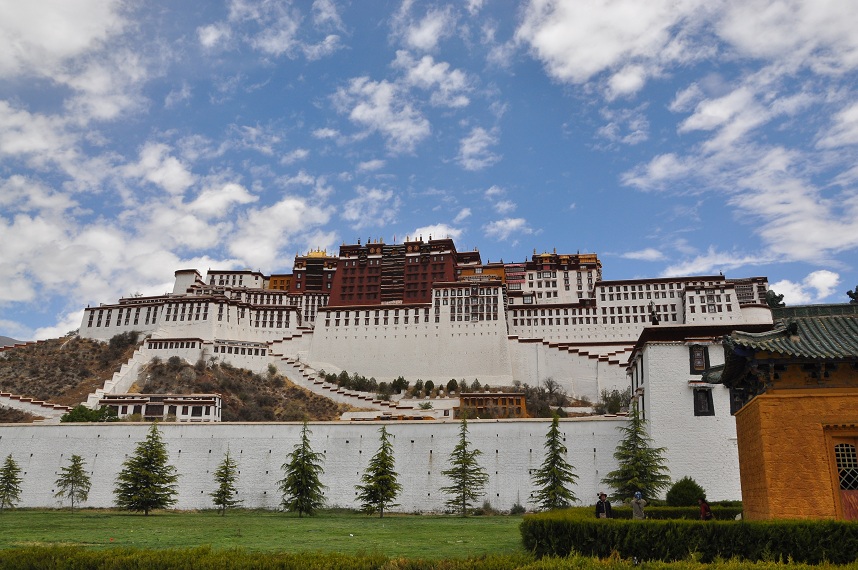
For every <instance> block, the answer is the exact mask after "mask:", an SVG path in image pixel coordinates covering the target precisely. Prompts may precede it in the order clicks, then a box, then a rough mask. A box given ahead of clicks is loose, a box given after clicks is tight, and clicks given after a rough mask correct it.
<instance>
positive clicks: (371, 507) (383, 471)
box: [355, 426, 402, 518]
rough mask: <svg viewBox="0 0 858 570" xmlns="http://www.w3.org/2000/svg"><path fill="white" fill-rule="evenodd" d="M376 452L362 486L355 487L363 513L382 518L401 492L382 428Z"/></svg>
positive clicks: (385, 433)
mask: <svg viewBox="0 0 858 570" xmlns="http://www.w3.org/2000/svg"><path fill="white" fill-rule="evenodd" d="M378 432H379V433H380V434H381V437H380V445H379V447H378V451H377V452H376V454H375V455H374V456H373V458H372V459H370V461H369V465H367V468H366V471H364V474H363V476H362V477H361V480H362V481H363V482H364V483H365V484H364V485H356V486H355V489H357V491H358V499H359V500H360V501H361V507H362V509H363V511H364V512H365V513H368V514H373V513H378V516H379V518H382V517H384V509H385V508H386V507H392V506H396V505H395V503H394V502H393V501H394V500H395V499H396V497H397V496H398V495H399V493H400V491H402V485H400V484H399V483H398V482H397V480H396V477H397V475H396V470H395V465H394V463H395V462H394V458H393V446H392V445H391V443H390V440H389V439H388V434H387V428H386V427H385V426H382V427H381V429H380V430H378Z"/></svg>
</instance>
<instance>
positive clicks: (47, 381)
mask: <svg viewBox="0 0 858 570" xmlns="http://www.w3.org/2000/svg"><path fill="white" fill-rule="evenodd" d="M121 336H122V337H123V338H118V339H116V337H114V338H115V340H111V342H109V343H103V342H97V341H94V340H87V339H82V338H79V337H64V338H57V339H51V340H46V341H42V342H38V343H33V344H29V345H27V346H25V347H21V348H13V349H8V350H4V351H3V352H0V391H2V392H10V393H12V394H18V395H21V396H28V397H31V398H36V399H38V400H45V401H47V402H52V403H54V404H62V405H64V406H76V405H77V404H80V403H81V402H83V401H84V400H86V396H87V395H88V394H89V393H91V392H93V391H95V389H96V388H101V387H102V386H103V385H104V382H105V380H108V379H110V378H111V377H112V376H113V373H114V372H116V371H118V370H119V367H120V366H122V364H123V363H124V362H126V361H127V360H128V359H129V358H131V354H132V353H133V352H134V349H135V347H136V344H137V343H136V338H133V339H132V338H130V337H126V336H125V335H121Z"/></svg>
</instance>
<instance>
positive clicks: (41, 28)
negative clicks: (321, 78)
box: [0, 0, 126, 77]
mask: <svg viewBox="0 0 858 570" xmlns="http://www.w3.org/2000/svg"><path fill="white" fill-rule="evenodd" d="M122 11H123V2H121V1H119V0H114V1H110V0H80V1H76V2H67V1H65V0H33V1H28V2H14V1H12V2H3V3H2V4H0V77H13V76H16V75H21V74H27V75H43V76H49V77H50V76H53V75H54V74H55V73H56V72H57V71H58V69H59V68H60V66H61V65H62V64H64V63H65V62H67V61H69V60H71V59H74V58H77V57H80V56H83V55H86V54H87V53H90V52H92V51H96V50H98V49H99V48H100V47H101V46H102V45H103V44H104V42H106V41H107V40H109V39H110V38H111V37H113V36H115V35H117V34H119V33H120V32H122V30H123V28H124V27H125V26H126V21H125V19H124V17H123V15H122Z"/></svg>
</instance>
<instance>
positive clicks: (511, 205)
mask: <svg viewBox="0 0 858 570" xmlns="http://www.w3.org/2000/svg"><path fill="white" fill-rule="evenodd" d="M494 208H495V212H497V213H498V214H509V213H510V212H512V211H514V210H515V209H516V208H517V205H516V203H515V202H513V201H511V200H500V201H499V202H495V205H494Z"/></svg>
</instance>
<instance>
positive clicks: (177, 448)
mask: <svg viewBox="0 0 858 570" xmlns="http://www.w3.org/2000/svg"><path fill="white" fill-rule="evenodd" d="M625 421H626V420H625V418H617V417H601V418H586V419H565V420H561V423H560V431H561V433H562V434H563V435H564V437H565V444H566V446H567V448H568V450H569V453H568V456H567V458H568V460H569V461H570V463H571V464H572V465H573V466H574V467H575V471H576V473H577V475H578V481H577V485H576V486H575V487H574V492H575V494H576V495H577V497H578V499H579V500H580V501H581V503H582V504H594V503H595V500H596V493H597V492H598V491H599V490H600V489H601V488H602V487H601V485H600V483H599V481H600V480H601V479H602V477H604V476H605V474H606V473H607V472H608V471H611V470H613V469H615V468H616V462H615V460H614V459H613V452H614V450H615V448H616V446H617V442H618V441H619V439H620V431H619V430H618V429H617V428H618V427H619V426H621V425H624V423H625ZM382 425H385V426H387V430H388V433H389V434H390V435H391V436H392V443H393V451H394V454H395V458H396V469H397V472H398V473H399V481H400V483H401V484H402V487H403V491H402V494H401V495H400V497H399V499H398V502H399V503H400V506H399V507H397V508H395V509H393V510H394V511H398V512H440V511H444V509H445V508H444V502H445V500H446V498H447V497H446V496H445V495H444V494H443V493H442V492H441V491H440V488H441V487H443V486H445V485H449V480H448V479H447V478H446V477H444V475H443V474H442V473H441V471H443V470H444V469H448V468H449V456H450V453H451V452H452V450H453V448H454V446H455V445H456V443H457V441H458V433H459V427H460V424H459V422H457V421H450V422H434V421H419V422H361V423H346V422H328V423H312V424H310V430H311V431H312V435H311V438H310V439H311V445H312V447H313V450H314V451H317V452H320V453H324V456H325V460H324V469H325V473H324V475H323V476H322V482H323V483H324V484H325V485H327V487H328V488H327V490H326V493H325V494H326V497H327V501H328V506H332V507H345V508H358V507H359V504H358V502H357V501H356V500H355V485H357V484H358V483H360V477H361V475H362V474H363V472H364V469H365V468H366V466H367V463H368V462H369V460H370V459H371V458H372V456H373V455H374V454H375V453H376V451H377V450H378V444H379V443H378V429H379V428H380V426H382ZM549 426H550V420H544V419H539V420H515V421H504V420H500V421H496V420H473V421H470V422H468V428H469V441H470V442H471V445H472V446H473V448H476V449H479V450H481V451H482V456H480V458H479V462H480V464H481V465H482V466H483V467H484V468H485V469H486V471H487V472H488V474H489V482H488V485H487V486H486V489H485V490H486V495H485V497H484V498H483V499H485V500H487V501H489V502H490V503H491V505H492V506H493V507H494V508H497V509H504V510H508V509H510V508H511V507H512V506H513V505H514V504H516V503H519V504H522V505H524V506H526V507H528V508H532V506H533V505H531V504H529V496H530V493H531V492H532V490H533V486H532V484H531V480H530V470H532V469H537V468H538V467H539V466H540V465H541V463H542V461H543V457H544V449H543V446H544V443H545V434H546V432H547V431H548V428H549ZM149 428H150V425H148V424H127V423H119V424H63V425H58V426H51V425H21V424H14V425H13V424H5V425H0V457H6V456H7V455H9V454H11V455H12V458H13V459H14V460H15V461H16V462H17V463H18V466H19V467H20V468H21V476H22V478H23V483H22V485H21V488H22V492H21V501H20V503H19V504H18V505H17V506H19V507H56V506H59V502H58V500H57V499H56V498H55V497H54V492H55V488H54V482H55V481H56V479H57V477H58V474H59V471H60V469H61V468H62V467H65V466H67V465H68V461H69V458H70V457H71V455H72V454H77V455H80V456H81V457H83V459H84V461H85V462H86V468H87V470H88V471H89V472H90V476H91V478H92V490H91V491H90V494H89V500H88V501H87V502H86V503H85V504H84V505H83V506H84V507H110V506H113V505H114V496H113V488H114V484H115V481H116V475H117V474H118V473H119V471H120V470H121V469H122V463H123V462H124V461H125V460H126V458H127V457H128V456H129V455H130V454H132V453H133V452H134V448H135V446H136V444H137V443H138V442H139V441H142V440H143V439H144V438H145V436H146V433H147V431H148V430H149ZM160 430H161V434H162V436H163V439H164V441H165V443H166V445H167V450H168V453H169V456H170V459H169V461H170V464H172V465H174V466H176V468H177V470H178V473H179V483H178V491H179V494H178V503H177V504H176V508H178V509H205V508H212V503H211V497H210V496H209V495H208V494H209V493H210V492H212V491H213V490H214V489H215V484H214V479H213V477H214V475H213V473H214V471H215V470H216V469H217V467H218V465H219V464H220V462H221V461H222V460H223V456H224V453H226V451H227V449H229V451H230V454H231V455H232V457H234V458H235V459H236V460H237V461H238V465H239V470H240V474H239V480H238V485H237V486H238V489H239V498H240V499H242V500H243V501H244V503H243V506H244V507H247V508H267V509H276V508H278V507H279V504H280V498H281V496H280V492H279V490H278V486H277V482H278V481H279V480H280V479H282V478H283V472H282V469H281V465H282V464H283V463H284V462H285V461H286V455H287V454H288V453H289V452H290V451H292V449H293V447H294V446H295V444H296V443H298V440H299V435H300V430H301V424H300V423H266V424H238V423H235V424H234V423H221V424H192V425H189V424H160ZM479 503H480V504H482V499H481V500H480V502H479Z"/></svg>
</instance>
